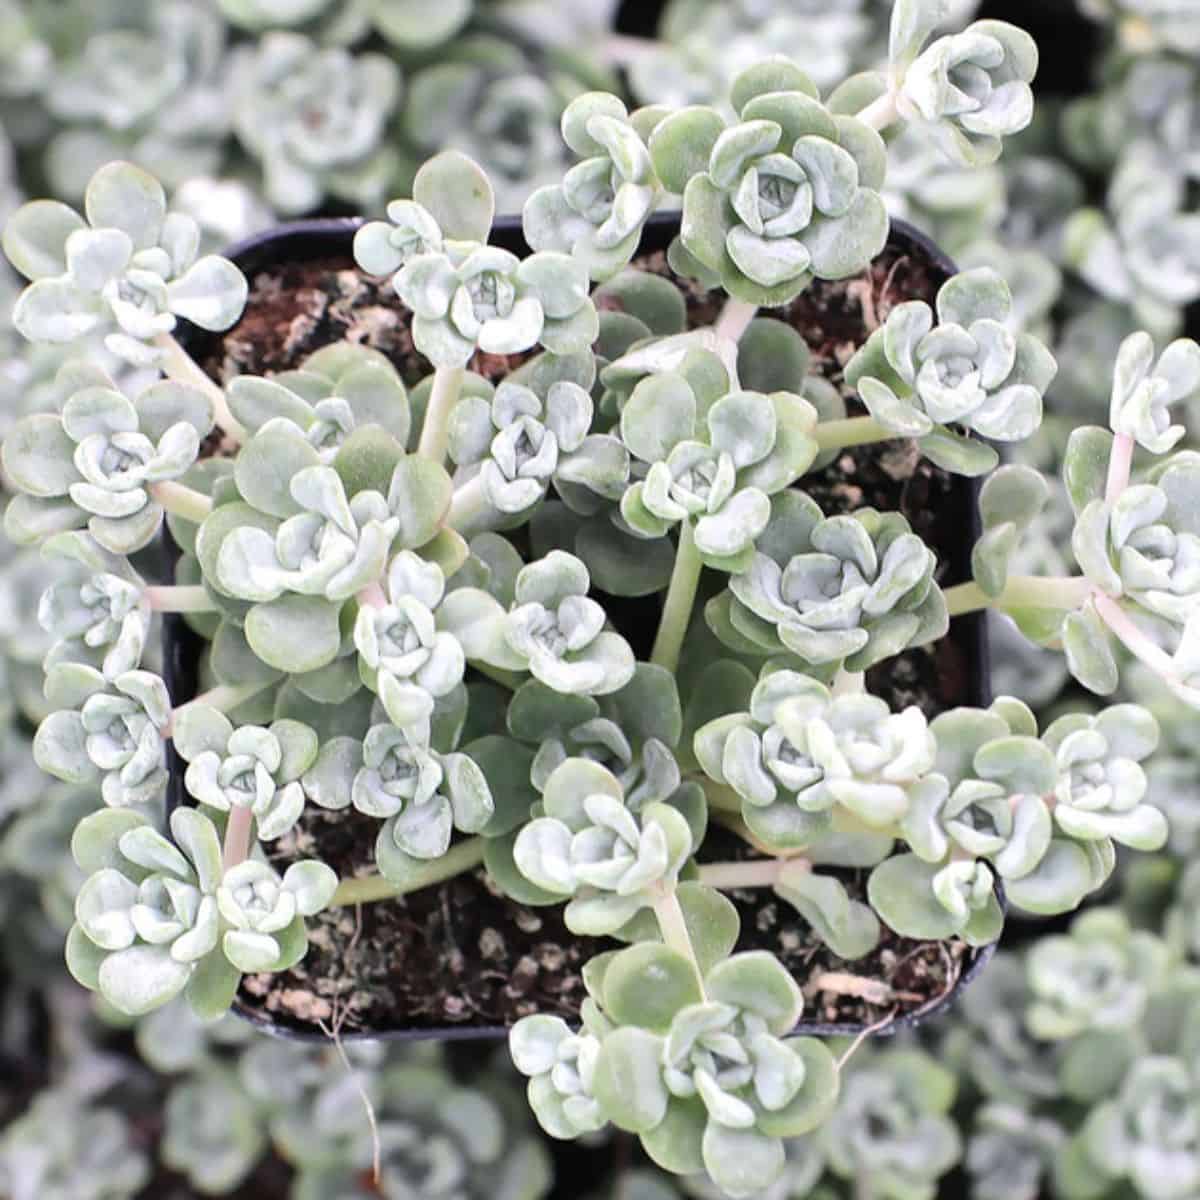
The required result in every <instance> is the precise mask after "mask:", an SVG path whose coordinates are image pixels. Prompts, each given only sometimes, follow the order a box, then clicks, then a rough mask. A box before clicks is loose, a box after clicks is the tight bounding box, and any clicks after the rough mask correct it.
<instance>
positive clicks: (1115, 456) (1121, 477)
mask: <svg viewBox="0 0 1200 1200" xmlns="http://www.w3.org/2000/svg"><path fill="white" fill-rule="evenodd" d="M1132 469H1133V438H1131V437H1130V436H1129V434H1127V433H1118V434H1117V435H1116V436H1115V437H1114V438H1113V444H1112V452H1111V453H1110V454H1109V456H1108V479H1107V481H1106V482H1105V485H1104V503H1105V504H1112V503H1113V502H1114V501H1115V500H1116V498H1117V497H1118V496H1119V495H1120V494H1121V493H1122V492H1123V491H1124V490H1125V489H1126V488H1127V487H1128V486H1129V473H1130V471H1131V470H1132Z"/></svg>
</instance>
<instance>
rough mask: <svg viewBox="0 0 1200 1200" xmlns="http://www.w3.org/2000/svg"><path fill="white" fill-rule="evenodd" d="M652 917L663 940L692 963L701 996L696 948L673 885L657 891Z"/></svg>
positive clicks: (701, 984)
mask: <svg viewBox="0 0 1200 1200" xmlns="http://www.w3.org/2000/svg"><path fill="white" fill-rule="evenodd" d="M654 919H655V920H656V921H657V922H658V928H659V930H660V931H661V933H662V938H663V941H664V942H665V943H666V944H667V945H668V946H670V947H671V949H672V950H675V951H677V952H678V953H679V954H682V955H683V956H684V958H686V959H687V960H688V962H690V963H691V964H692V970H693V971H695V973H696V983H697V984H699V986H700V995H701V996H703V995H704V972H703V971H701V970H700V962H699V960H698V959H697V958H696V949H695V947H694V946H693V945H692V938H691V935H690V934H689V933H688V928H687V922H686V921H685V920H684V917H683V909H682V908H681V907H680V904H679V897H678V896H677V895H676V894H675V889H674V888H673V887H670V888H668V887H662V888H661V890H659V891H658V892H657V894H656V896H655V900H654Z"/></svg>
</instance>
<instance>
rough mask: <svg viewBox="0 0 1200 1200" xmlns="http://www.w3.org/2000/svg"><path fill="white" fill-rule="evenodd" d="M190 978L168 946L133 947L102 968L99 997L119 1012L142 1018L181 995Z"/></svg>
mask: <svg viewBox="0 0 1200 1200" xmlns="http://www.w3.org/2000/svg"><path fill="white" fill-rule="evenodd" d="M190 974H191V967H190V965H189V964H186V963H180V962H176V961H175V959H173V958H172V957H171V953H170V950H169V949H168V948H167V947H165V946H130V947H128V948H127V949H125V950H118V951H117V952H116V953H115V954H110V955H109V956H108V957H107V958H106V959H105V960H104V962H103V963H101V964H100V972H99V978H98V983H99V990H100V994H101V995H102V996H103V997H104V998H105V999H106V1000H107V1001H108V1002H109V1003H110V1004H111V1005H112V1006H113V1007H114V1008H116V1009H117V1010H118V1011H120V1012H123V1013H126V1014H127V1015H129V1016H134V1017H136V1016H141V1015H142V1014H144V1013H147V1012H150V1011H151V1010H152V1009H155V1008H161V1007H162V1005H164V1004H166V1003H167V1002H168V1001H169V1000H171V999H173V998H174V997H175V996H177V995H179V993H180V992H181V991H183V989H184V987H185V986H186V984H187V981H188V978H189V976H190Z"/></svg>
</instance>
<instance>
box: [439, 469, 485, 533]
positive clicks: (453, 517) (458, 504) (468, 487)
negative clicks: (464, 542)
mask: <svg viewBox="0 0 1200 1200" xmlns="http://www.w3.org/2000/svg"><path fill="white" fill-rule="evenodd" d="M488 507H489V505H488V502H487V496H485V495H484V491H483V478H482V476H480V475H475V476H473V477H472V478H471V479H468V480H467V482H466V483H464V484H462V485H461V486H460V487H456V488H455V489H454V499H453V500H451V501H450V512H449V514H448V515H447V517H446V524H447V525H449V526H450V528H451V529H457V530H460V531H461V530H463V529H468V528H471V527H473V526H474V524H475V522H476V521H478V519H479V517H480V516H481V515H482V514H483V513H485V512H486V511H487V510H488Z"/></svg>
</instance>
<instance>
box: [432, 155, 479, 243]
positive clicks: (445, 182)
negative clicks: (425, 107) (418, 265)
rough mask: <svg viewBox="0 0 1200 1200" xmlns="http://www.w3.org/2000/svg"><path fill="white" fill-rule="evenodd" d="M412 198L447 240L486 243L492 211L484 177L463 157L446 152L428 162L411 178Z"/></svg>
mask: <svg viewBox="0 0 1200 1200" xmlns="http://www.w3.org/2000/svg"><path fill="white" fill-rule="evenodd" d="M413 199H414V200H415V201H416V202H417V203H418V204H420V205H421V206H422V207H423V208H425V209H426V210H427V211H428V212H429V213H430V214H431V215H432V216H433V219H434V220H435V221H436V222H437V224H438V227H439V228H440V229H441V231H442V233H443V234H444V235H445V236H446V237H447V238H452V239H454V240H457V241H464V242H486V241H487V239H488V235H489V234H490V232H491V228H492V218H493V216H494V215H495V211H496V198H495V194H494V192H493V191H492V185H491V183H490V182H489V180H488V177H487V175H486V174H485V173H484V172H483V170H482V169H481V168H480V167H479V165H478V164H477V163H475V162H473V161H472V160H471V159H470V158H468V157H467V156H466V155H465V154H460V153H459V152H458V151H457V150H446V151H443V152H442V153H441V154H438V155H435V156H434V157H433V158H431V159H429V160H428V161H427V162H425V163H424V165H423V166H422V167H421V169H420V170H419V171H418V172H417V174H416V176H415V178H414V179H413Z"/></svg>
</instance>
